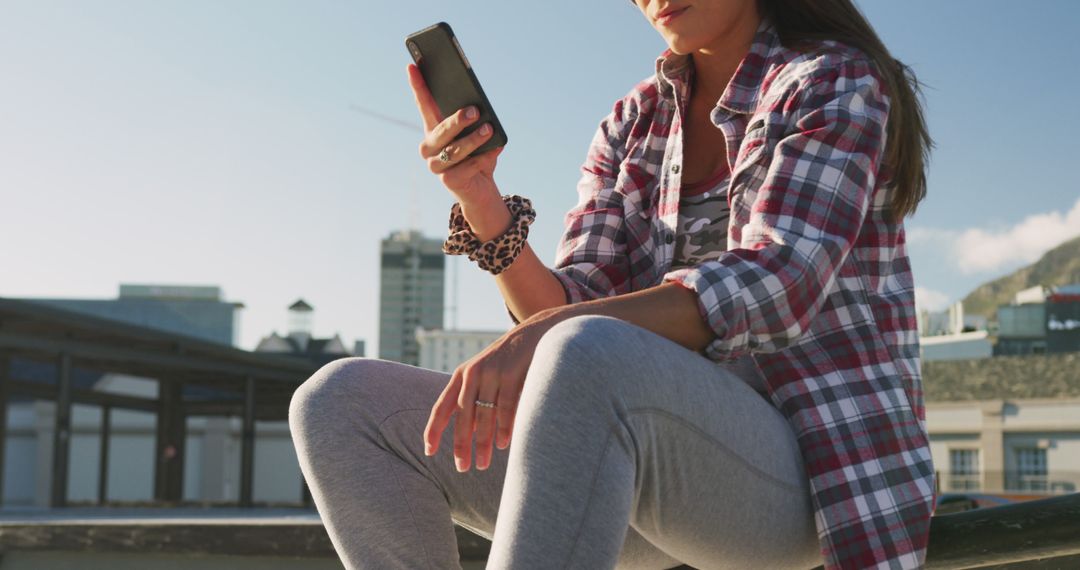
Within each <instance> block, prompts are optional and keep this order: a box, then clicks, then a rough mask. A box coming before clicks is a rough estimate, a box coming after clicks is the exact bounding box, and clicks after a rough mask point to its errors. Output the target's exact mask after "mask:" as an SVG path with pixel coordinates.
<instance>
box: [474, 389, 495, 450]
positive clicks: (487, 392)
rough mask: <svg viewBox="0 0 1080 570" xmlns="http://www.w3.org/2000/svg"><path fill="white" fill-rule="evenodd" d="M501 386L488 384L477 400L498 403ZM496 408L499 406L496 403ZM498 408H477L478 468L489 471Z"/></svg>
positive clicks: (481, 390)
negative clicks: (498, 391) (497, 398)
mask: <svg viewBox="0 0 1080 570" xmlns="http://www.w3.org/2000/svg"><path fill="white" fill-rule="evenodd" d="M497 390H499V385H498V384H497V383H496V382H488V383H486V384H484V385H482V386H481V387H480V390H479V393H478V394H477V399H479V400H482V401H485V402H491V403H496V402H495V400H496V397H497V394H496V391H497ZM496 406H498V404H497V403H496ZM497 409H498V408H497V407H496V408H489V407H487V406H481V405H479V404H477V406H476V412H475V414H476V419H475V420H474V423H475V424H476V468H477V469H487V468H488V466H489V465H491V454H492V452H493V449H492V443H493V440H494V437H495V419H496V414H497V412H496V410H497Z"/></svg>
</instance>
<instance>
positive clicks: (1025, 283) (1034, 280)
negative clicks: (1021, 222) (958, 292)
mask: <svg viewBox="0 0 1080 570" xmlns="http://www.w3.org/2000/svg"><path fill="white" fill-rule="evenodd" d="M1073 283H1080V237H1077V238H1073V239H1071V240H1069V241H1067V242H1065V243H1063V244H1061V245H1059V246H1057V247H1055V248H1054V249H1051V250H1050V251H1048V252H1046V253H1045V254H1043V256H1042V257H1041V258H1039V260H1038V261H1036V262H1035V263H1032V264H1031V265H1028V266H1027V267H1022V268H1020V269H1017V270H1016V271H1014V272H1012V273H1010V274H1009V275H1006V276H1004V277H1001V278H998V279H995V280H993V281H990V282H989V283H984V284H983V285H980V286H979V287H978V288H976V289H975V290H974V291H972V292H971V293H969V294H968V296H967V297H964V300H963V303H964V314H965V315H982V316H984V317H986V318H987V319H989V320H993V319H995V318H997V308H998V305H1005V304H1008V303H1009V302H1010V301H1011V300H1012V298H1013V295H1015V294H1016V292H1017V291H1021V290H1023V289H1027V288H1028V287H1034V286H1036V285H1043V286H1054V285H1070V284H1073Z"/></svg>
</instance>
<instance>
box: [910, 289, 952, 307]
mask: <svg viewBox="0 0 1080 570" xmlns="http://www.w3.org/2000/svg"><path fill="white" fill-rule="evenodd" d="M948 306H949V296H948V295H946V294H945V293H942V292H941V291H935V290H933V289H927V288H926V287H918V286H916V287H915V310H916V311H917V312H922V311H930V312H937V311H943V310H945V308H946V307H948Z"/></svg>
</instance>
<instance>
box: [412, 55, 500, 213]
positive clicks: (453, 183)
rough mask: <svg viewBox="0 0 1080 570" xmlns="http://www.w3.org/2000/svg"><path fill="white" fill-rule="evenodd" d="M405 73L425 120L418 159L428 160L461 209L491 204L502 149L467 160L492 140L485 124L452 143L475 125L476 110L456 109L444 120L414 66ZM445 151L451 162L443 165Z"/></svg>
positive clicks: (418, 70) (488, 127) (490, 128)
mask: <svg viewBox="0 0 1080 570" xmlns="http://www.w3.org/2000/svg"><path fill="white" fill-rule="evenodd" d="M408 72H409V85H410V86H411V87H412V90H413V95H414V96H415V97H416V106H417V108H419V109H420V116H421V117H423V119H424V140H423V142H421V143H420V156H421V157H423V158H424V159H426V160H427V163H428V168H429V169H431V171H432V172H433V173H435V174H438V175H439V179H440V180H441V181H442V183H443V185H444V186H446V188H447V189H448V190H450V193H451V194H453V195H454V197H455V198H457V201H458V202H460V203H461V205H462V207H463V208H464V207H467V206H469V205H473V204H480V203H485V202H490V199H491V198H492V197H494V198H496V199H498V197H499V190H498V188H497V187H496V186H495V178H494V173H495V163H496V162H497V159H498V156H499V154H500V153H501V152H502V147H499V148H497V149H494V150H490V151H488V152H485V153H483V154H480V155H476V156H472V157H469V153H471V152H472V151H473V150H476V148H478V147H479V146H480V145H482V144H484V143H485V142H487V140H488V139H489V138H491V133H492V127H491V125H490V124H487V123H485V124H484V125H481V126H480V128H479V129H476V130H475V131H473V132H472V133H470V134H469V135H468V136H466V137H464V138H463V139H461V140H459V141H454V139H455V138H456V137H457V136H458V134H459V133H461V131H462V130H464V129H465V128H466V127H468V126H469V125H471V124H473V123H475V122H476V120H477V118H478V117H479V114H480V113H479V109H477V108H476V107H467V108H465V109H459V110H458V111H457V112H455V113H454V114H453V115H451V116H449V117H445V118H444V117H443V116H442V113H440V112H439V107H438V105H436V104H435V99H434V98H433V97H432V96H431V92H430V91H428V88H427V84H426V83H425V82H424V77H423V75H421V74H420V69H419V68H418V67H416V64H412V63H410V64H409V68H408ZM444 148H445V149H447V151H448V152H449V155H450V162H443V161H442V160H441V159H440V158H439V155H440V153H442V151H443V149H444ZM466 157H468V158H466Z"/></svg>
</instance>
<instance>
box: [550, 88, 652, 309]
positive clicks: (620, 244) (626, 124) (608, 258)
mask: <svg viewBox="0 0 1080 570" xmlns="http://www.w3.org/2000/svg"><path fill="white" fill-rule="evenodd" d="M637 110H638V105H637V103H636V101H635V100H634V99H633V98H632V97H631V96H627V97H625V98H623V99H620V100H619V101H617V102H616V103H615V106H614V108H613V109H612V111H611V113H609V114H608V115H607V116H606V117H605V118H604V119H603V120H602V121H601V122H600V125H599V127H598V128H597V130H596V134H595V135H594V136H593V140H592V143H591V144H590V145H589V151H588V154H587V156H586V159H585V162H584V164H583V165H582V167H581V178H580V179H579V180H578V183H577V194H578V201H577V204H576V205H575V206H574V207H573V208H572V209H571V210H570V211H569V212H567V213H566V216H565V218H564V231H563V235H562V237H561V239H560V240H559V245H558V248H557V250H556V259H555V265H554V268H553V269H552V273H554V275H555V277H557V278H558V279H559V283H561V284H562V286H563V289H564V290H565V291H566V302H567V303H570V304H572V303H578V302H581V301H588V300H591V299H597V298H600V297H607V296H612V295H618V294H620V293H624V292H626V291H628V290H629V287H630V270H629V264H628V263H627V255H626V228H625V222H624V219H623V216H624V209H623V196H622V195H621V194H620V193H619V192H618V191H617V189H616V180H617V179H618V174H619V168H620V164H621V163H622V160H623V159H624V158H625V148H626V141H627V138H628V137H629V135H630V131H631V129H632V128H633V125H634V121H635V119H636V118H637V116H638V111H637Z"/></svg>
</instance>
